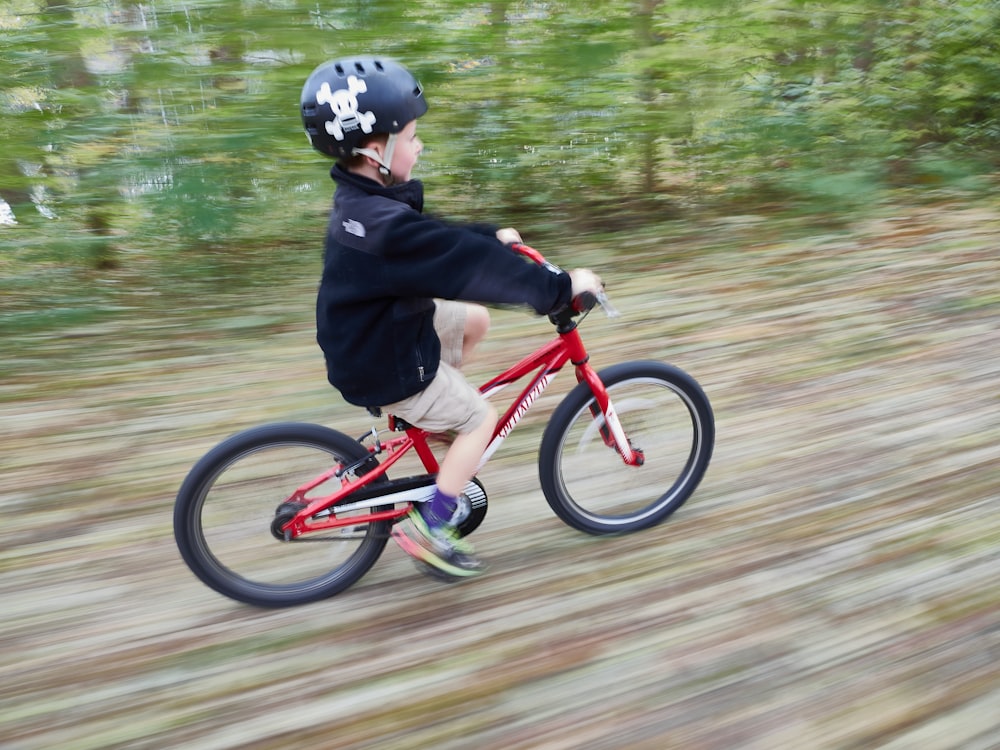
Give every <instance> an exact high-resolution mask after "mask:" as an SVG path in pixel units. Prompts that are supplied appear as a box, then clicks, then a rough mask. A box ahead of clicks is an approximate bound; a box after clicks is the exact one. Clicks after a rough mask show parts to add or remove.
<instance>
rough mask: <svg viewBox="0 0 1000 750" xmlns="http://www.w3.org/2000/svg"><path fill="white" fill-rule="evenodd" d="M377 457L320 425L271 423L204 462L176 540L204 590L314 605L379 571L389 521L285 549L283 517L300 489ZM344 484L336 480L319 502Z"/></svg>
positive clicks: (259, 601) (179, 517)
mask: <svg viewBox="0 0 1000 750" xmlns="http://www.w3.org/2000/svg"><path fill="white" fill-rule="evenodd" d="M368 455H369V453H368V451H367V450H366V449H365V448H364V447H363V446H362V445H361V444H360V443H358V442H357V441H356V440H353V439H351V438H350V437H348V436H347V435H344V434H343V433H340V432H337V431H336V430H331V429H329V428H326V427H322V426H320V425H314V424H302V423H282V424H272V425H265V426H262V427H257V428H253V429H250V430H247V431H245V432H242V433H239V434H237V435H234V436H233V437H231V438H229V439H228V440H225V441H224V442H222V443H220V444H219V445H218V446H216V447H215V448H214V449H212V450H211V451H209V452H208V453H207V454H206V455H205V456H204V458H202V459H201V460H200V461H199V462H198V463H197V464H195V466H194V468H192V469H191V472H190V473H189V474H188V476H187V478H186V479H185V480H184V483H183V485H182V486H181V488H180V491H179V492H178V494H177V500H176V503H175V505H174V537H175V539H176V541H177V546H178V548H179V550H180V553H181V556H182V557H183V558H184V561H185V562H186V563H187V565H188V567H189V568H191V570H192V572H193V573H194V574H195V575H196V576H197V577H198V578H199V579H200V580H201V581H202V582H203V583H205V584H206V585H208V586H209V587H211V588H212V589H214V590H216V591H218V592H219V593H221V594H224V595H225V596H228V597H230V598H232V599H235V600H237V601H241V602H245V603H247V604H252V605H255V606H260V607H287V606H292V605H296V604H305V603H307V602H312V601H316V600H319V599H324V598H326V597H329V596H332V595H334V594H337V593H339V592H341V591H343V590H344V589H346V588H348V587H349V586H351V585H352V584H354V583H355V582H356V581H358V580H359V579H360V578H361V577H362V576H363V575H364V574H365V573H366V572H367V571H368V570H369V569H370V568H371V566H372V565H374V564H375V561H376V560H377V559H378V557H379V555H380V554H381V552H382V550H383V548H384V547H385V544H386V540H387V538H388V534H389V526H390V523H389V522H388V521H378V522H375V523H370V524H366V523H363V522H362V523H359V524H358V525H357V526H348V527H344V528H343V529H334V530H330V531H327V532H317V533H316V534H315V535H312V534H306V535H303V536H302V537H299V538H297V539H295V540H292V541H284V539H283V538H282V535H281V533H280V525H281V523H282V521H281V520H280V519H278V520H277V521H276V519H277V518H278V516H279V515H282V514H283V515H284V516H285V518H286V519H287V518H289V517H290V515H291V514H293V513H294V512H295V510H296V507H292V506H287V505H285V502H286V500H287V499H288V498H289V496H290V495H291V494H292V493H293V492H294V491H295V490H296V489H297V488H299V487H300V486H302V485H304V484H306V483H309V482H311V481H313V480H315V479H316V478H318V477H320V476H321V475H322V474H323V473H324V472H326V471H328V470H329V469H330V468H332V467H334V466H336V465H337V464H338V463H344V464H347V463H351V462H352V461H357V460H358V459H362V458H364V457H366V456H368ZM371 460H372V462H374V461H375V459H374V458H372V459H371ZM338 486H339V480H338V479H336V478H333V479H331V480H329V481H327V482H326V483H325V484H323V485H320V486H319V487H317V488H315V489H314V490H312V491H311V495H312V496H313V497H318V496H321V495H323V494H327V493H330V492H333V491H335V490H336V488H337V487H338ZM386 507H391V506H386ZM383 509H386V508H383V507H380V508H377V509H376V510H383ZM361 512H362V511H359V513H361ZM368 512H370V511H368Z"/></svg>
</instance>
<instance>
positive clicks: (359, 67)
mask: <svg viewBox="0 0 1000 750" xmlns="http://www.w3.org/2000/svg"><path fill="white" fill-rule="evenodd" d="M354 69H355V70H356V71H357V72H358V75H362V76H363V75H364V74H365V66H364V65H362V64H361V63H359V62H356V63H354Z"/></svg>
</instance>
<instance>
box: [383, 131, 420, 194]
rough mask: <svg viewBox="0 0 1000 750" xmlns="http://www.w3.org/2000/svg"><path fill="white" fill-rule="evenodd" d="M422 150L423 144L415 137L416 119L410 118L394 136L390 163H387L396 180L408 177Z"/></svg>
mask: <svg viewBox="0 0 1000 750" xmlns="http://www.w3.org/2000/svg"><path fill="white" fill-rule="evenodd" d="M423 150H424V144H423V143H422V142H421V141H420V139H419V138H418V137H417V121H416V120H411V121H410V122H408V123H407V124H406V126H405V127H404V128H403V129H402V130H401V131H399V135H397V136H396V148H395V150H394V151H393V154H392V164H390V165H389V168H390V169H391V170H392V176H393V177H394V178H395V179H396V180H397V181H398V182H406V181H407V180H409V179H410V177H411V173H412V172H413V167H414V166H415V165H416V163H417V158H418V157H419V156H420V152H421V151H423Z"/></svg>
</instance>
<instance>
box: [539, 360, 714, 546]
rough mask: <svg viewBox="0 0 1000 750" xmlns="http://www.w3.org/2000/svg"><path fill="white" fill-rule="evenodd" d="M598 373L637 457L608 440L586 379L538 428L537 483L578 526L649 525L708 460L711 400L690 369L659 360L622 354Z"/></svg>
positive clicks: (677, 500) (597, 530)
mask: <svg viewBox="0 0 1000 750" xmlns="http://www.w3.org/2000/svg"><path fill="white" fill-rule="evenodd" d="M598 375H599V377H600V379H601V382H602V383H604V386H605V388H606V389H607V391H608V396H609V397H610V399H611V403H612V404H613V406H614V409H615V412H616V413H617V414H618V418H619V420H620V421H621V424H622V427H623V428H624V430H625V434H626V435H627V436H628V439H629V442H630V443H631V445H632V447H633V448H634V449H636V450H639V451H641V452H642V455H643V462H642V465H640V466H629V465H628V464H626V463H625V462H624V460H623V459H622V457H621V455H620V454H619V453H618V451H617V449H616V448H615V447H614V446H613V445H612V446H609V445H608V444H607V443H606V442H605V439H604V433H606V432H607V431H606V429H604V428H605V425H604V416H603V414H602V413H601V411H600V408H599V407H598V406H597V401H596V400H595V398H594V395H593V393H592V391H591V389H590V386H589V385H588V384H587V383H585V382H583V383H579V384H577V386H576V387H575V388H573V390H572V391H570V392H569V393H568V394H567V395H566V398H565V399H564V400H563V401H562V403H560V404H559V406H558V407H557V408H556V410H555V412H553V414H552V418H551V420H550V421H549V424H548V426H547V427H546V429H545V433H544V434H543V436H542V443H541V449H540V451H539V464H538V466H539V478H540V480H541V485H542V491H543V492H544V493H545V499H546V501H547V502H548V504H549V506H550V507H551V508H552V510H553V511H554V512H555V514H556V515H557V516H559V518H561V519H562V520H563V521H564V522H566V523H567V524H569V525H570V526H572V527H573V528H576V529H579V530H580V531H584V532H587V533H590V534H620V533H626V532H631V531H638V530H640V529H645V528H648V527H650V526H654V525H656V524H658V523H660V522H661V521H663V520H664V519H665V518H666V517H667V516H669V515H670V514H671V513H673V512H674V511H675V510H677V509H678V508H679V507H680V506H681V505H683V504H684V502H685V501H686V500H687V499H688V498H689V497H690V496H691V493H693V492H694V490H695V488H696V487H697V486H698V483H699V482H700V481H701V479H702V477H703V476H704V474H705V470H706V469H707V468H708V463H709V460H710V459H711V457H712V448H713V446H714V444H715V420H714V417H713V415H712V408H711V405H710V404H709V401H708V398H707V397H706V396H705V393H704V392H703V391H702V389H701V387H700V386H699V385H698V383H697V382H696V381H695V380H694V379H693V378H692V377H691V376H690V375H688V374H687V373H685V372H683V371H682V370H679V369H677V368H676V367H672V366H670V365H667V364H664V363H662V362H647V361H637V362H625V363H622V364H619V365H614V366H612V367H609V368H607V369H606V370H602V371H601V372H600V373H599V374H598Z"/></svg>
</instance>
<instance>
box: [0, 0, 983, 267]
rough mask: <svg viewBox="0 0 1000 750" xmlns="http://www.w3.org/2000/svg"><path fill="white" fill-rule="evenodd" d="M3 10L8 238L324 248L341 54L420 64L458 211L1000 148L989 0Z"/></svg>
mask: <svg viewBox="0 0 1000 750" xmlns="http://www.w3.org/2000/svg"><path fill="white" fill-rule="evenodd" d="M0 32H2V34H3V41H2V44H0V65H2V66H3V70H4V72H5V75H4V77H3V79H2V80H0V113H2V115H3V116H2V117H0V135H2V136H3V138H4V143H5V149H4V153H3V155H2V156H0V197H2V198H3V199H4V200H5V201H6V202H8V203H10V205H11V206H12V207H13V210H14V212H15V214H16V215H17V217H18V222H19V223H18V224H17V225H16V226H6V227H3V228H2V229H0V240H2V241H3V242H4V243H5V245H9V246H10V247H11V248H12V249H16V250H17V252H19V253H22V254H24V257H26V258H44V259H46V260H49V261H53V262H57V263H73V264H80V265H87V266H90V267H98V268H101V267H108V266H111V265H114V264H116V263H121V262H126V261H127V262H129V263H138V262H140V261H152V262H153V263H155V264H157V265H164V264H166V265H170V264H173V263H175V262H176V264H177V266H178V267H190V268H193V269H195V270H196V271H197V272H199V273H206V274H217V275H220V276H222V277H226V276H230V275H233V274H236V275H238V274H240V273H241V272H242V271H241V270H240V269H238V268H234V267H232V266H233V264H234V263H235V264H238V263H239V262H240V260H241V259H243V258H248V257H253V256H254V255H255V254H256V253H257V251H258V250H267V251H270V248H272V247H274V246H276V245H277V246H280V245H293V244H295V241H296V239H297V238H300V237H301V238H302V239H303V240H304V241H308V242H309V243H310V245H311V246H316V245H318V241H317V240H316V231H317V230H316V225H317V224H318V223H319V222H320V221H321V216H322V215H323V214H324V213H325V211H326V209H327V208H328V205H329V200H330V195H331V194H332V184H331V183H330V181H329V178H328V177H327V169H328V167H329V162H328V161H326V160H324V159H323V158H322V157H320V156H319V155H317V154H315V153H314V152H312V151H311V150H310V149H309V148H308V147H307V146H306V144H305V139H304V137H303V135H302V133H301V127H300V124H299V118H298V114H297V108H298V97H299V91H300V87H301V84H302V81H304V80H305V78H306V76H307V75H308V73H309V72H310V71H311V69H312V68H313V67H315V65H317V64H318V63H320V62H322V61H324V60H326V59H329V58H332V57H337V56H344V55H351V54H361V53H373V54H380V55H388V56H392V57H397V58H399V59H401V60H402V61H403V62H404V63H406V64H407V65H409V66H410V67H411V68H412V69H413V70H414V71H415V72H416V73H417V74H418V76H419V77H420V78H421V79H422V80H423V82H424V84H425V86H426V88H427V94H428V98H429V100H430V104H431V111H430V113H429V114H428V116H427V118H426V119H425V121H424V122H422V123H421V133H422V135H423V136H424V137H425V141H426V143H427V153H426V155H425V158H424V160H423V167H422V169H423V172H422V174H425V175H427V176H429V177H431V178H432V179H430V180H429V186H430V198H431V206H432V207H433V208H435V209H436V210H442V211H443V212H445V213H448V214H452V215H456V214H457V215H458V216H469V217H474V216H479V215H480V214H483V213H485V214H487V215H489V216H501V217H502V216H504V215H506V214H511V213H513V214H518V215H520V216H518V217H516V218H518V220H520V219H521V217H525V218H528V219H529V220H530V221H532V222H534V223H536V224H537V225H539V226H541V225H543V224H544V223H545V222H547V221H553V222H561V221H562V220H563V217H571V218H578V217H579V216H581V215H587V214H591V213H596V214H598V215H601V214H602V213H603V214H605V215H606V214H608V213H611V212H621V211H624V210H626V209H623V208H621V207H620V206H618V205H615V204H618V203H620V202H623V199H635V198H648V197H653V198H659V197H662V196H664V195H665V196H667V197H668V198H669V199H670V200H678V199H679V198H680V197H681V196H695V197H697V198H698V199H700V200H710V199H713V198H714V197H715V196H722V197H731V196H735V197H741V198H743V199H749V197H750V196H753V200H757V201H760V200H764V199H770V200H777V201H782V202H783V203H785V204H787V203H790V202H794V201H812V202H819V203H820V204H821V205H823V206H825V207H835V206H837V205H841V206H852V205H853V206H857V205H862V204H863V203H867V202H871V201H872V200H875V199H877V195H878V194H879V191H881V190H883V189H884V188H885V186H886V185H911V184H916V185H921V184H932V185H936V184H944V183H948V182H949V181H951V182H955V181H956V180H957V181H959V184H967V183H962V182H961V180H963V179H964V178H965V177H967V176H970V175H972V176H974V175H976V174H978V173H981V172H983V171H984V170H988V169H995V165H996V161H997V156H998V154H1000V120H998V115H997V112H998V111H1000V107H998V104H1000V101H998V98H1000V42H998V39H1000V3H996V2H982V0H879V1H878V2H870V1H868V0H836V1H835V2H819V1H818V0H788V2H784V3H781V4H774V3H772V2H769V1H768V0H748V1H747V2H739V3H737V2H735V1H734V0H601V1H600V2H596V3H577V2H570V1H569V0H546V2H541V1H535V0H525V1H524V2H512V1H510V0H491V2H487V3H480V4H469V3H467V2H464V0H427V2H421V3H412V2H406V1H404V0H350V1H346V0H345V1H344V2H333V1H332V0H319V2H316V0H194V1H193V2H190V1H188V2H180V1H179V0H104V1H103V2H102V3H99V4H95V3H92V2H90V0H5V2H4V3H3V4H2V5H0ZM968 184H971V183H968ZM624 202H626V203H627V204H628V205H629V206H630V207H633V208H638V207H641V208H640V210H643V211H645V210H648V206H649V203H647V202H645V201H642V202H640V201H635V200H630V201H624ZM652 205H655V206H659V205H662V202H658V201H653V202H652ZM628 210H632V209H631V208H630V209H628Z"/></svg>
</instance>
